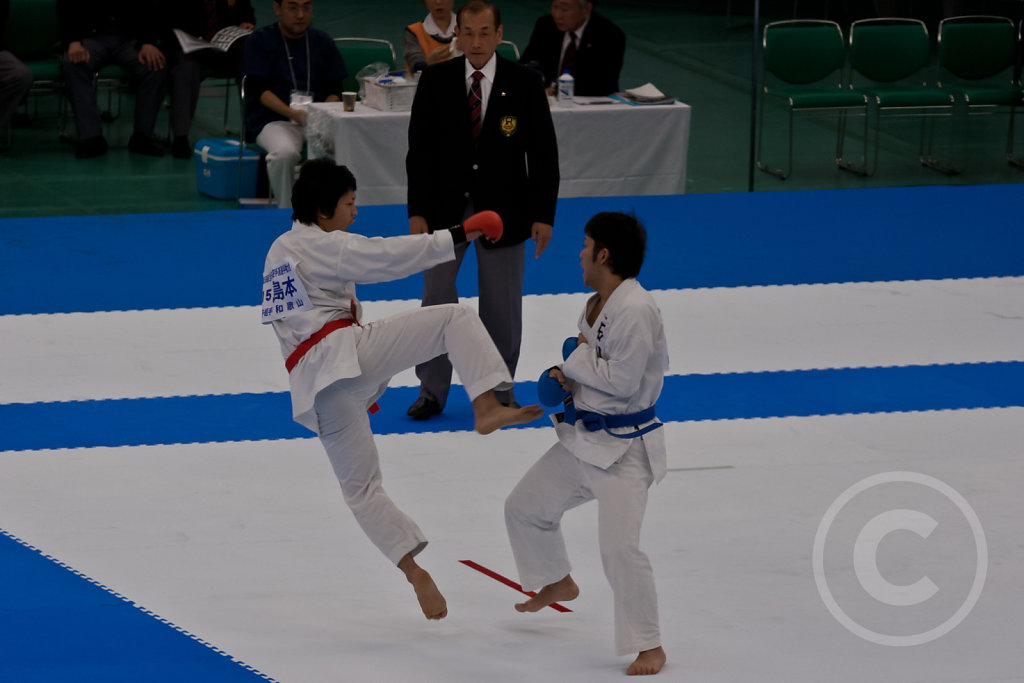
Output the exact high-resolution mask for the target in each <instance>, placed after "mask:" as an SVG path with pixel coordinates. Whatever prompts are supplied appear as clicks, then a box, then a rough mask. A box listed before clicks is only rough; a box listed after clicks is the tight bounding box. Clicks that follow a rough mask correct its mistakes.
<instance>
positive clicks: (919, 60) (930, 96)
mask: <svg viewBox="0 0 1024 683" xmlns="http://www.w3.org/2000/svg"><path fill="white" fill-rule="evenodd" d="M930 61H931V42H930V40H929V37H928V29H927V27H925V25H924V22H922V21H920V20H918V19H898V18H882V19H863V20H861V21H855V22H853V24H851V26H850V53H849V74H848V76H847V87H848V88H849V89H850V90H852V91H854V92H860V93H863V94H864V95H865V96H866V98H867V103H868V121H869V124H868V131H869V133H870V134H871V135H872V140H873V141H872V142H871V143H870V144H869V150H870V151H871V152H872V154H871V161H870V163H868V164H866V165H865V166H861V165H858V164H852V163H849V162H847V161H845V160H839V162H838V163H839V166H840V168H843V169H845V170H848V171H854V172H856V173H861V174H864V175H871V174H872V173H874V172H875V168H876V166H877V164H878V138H879V129H880V127H881V118H882V116H883V115H884V116H915V117H921V136H920V143H919V145H918V158H919V159H920V160H921V163H923V164H926V165H929V166H932V167H933V168H937V169H939V170H947V171H949V172H952V171H953V167H951V166H944V165H940V164H939V162H937V161H935V160H934V159H933V158H932V157H931V147H932V139H933V133H934V118H933V117H934V116H946V117H949V119H950V121H952V116H953V103H954V98H953V96H952V94H951V93H950V92H949V91H947V90H943V89H941V88H939V87H938V86H936V85H932V84H929V82H928V72H929V65H930Z"/></svg>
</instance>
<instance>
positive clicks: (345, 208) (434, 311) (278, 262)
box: [262, 159, 543, 619]
mask: <svg viewBox="0 0 1024 683" xmlns="http://www.w3.org/2000/svg"><path fill="white" fill-rule="evenodd" d="M355 199H356V181H355V178H354V177H353V176H352V173H351V172H350V171H349V170H348V169H347V168H345V167H344V166H335V164H334V162H332V161H330V160H327V159H320V160H314V161H310V162H307V163H306V164H304V165H303V167H302V171H301V174H300V176H299V179H298V181H297V182H296V183H295V186H294V188H293V189H292V206H293V213H292V220H293V223H292V228H291V230H289V231H288V232H286V233H284V234H283V235H281V236H279V237H278V238H277V239H276V240H275V241H274V243H273V245H272V246H271V247H270V251H269V253H268V254H267V260H266V265H265V271H264V275H263V290H264V291H263V304H262V308H263V311H262V317H263V322H264V323H272V324H273V327H274V332H276V333H277V338H278V341H279V342H280V345H281V353H282V354H283V355H284V357H285V359H286V360H285V367H286V368H287V369H288V380H289V384H290V387H291V397H292V416H293V417H294V419H295V421H296V422H298V423H300V424H302V425H304V426H306V427H309V428H310V429H312V430H313V431H314V432H316V433H317V434H318V435H319V436H320V442H321V443H322V444H323V446H324V449H325V450H326V451H327V457H328V458H330V461H331V465H332V466H333V467H334V473H335V474H336V475H337V477H338V481H339V482H340V483H341V491H342V494H343V495H344V498H345V502H346V503H347V504H348V506H349V508H351V510H352V512H353V514H354V515H355V517H356V520H357V521H358V522H359V525H360V526H361V527H362V528H363V531H364V532H365V533H366V535H367V536H368V537H369V538H370V540H371V541H372V542H373V543H374V545H376V546H377V547H378V548H379V549H380V551H381V552H383V553H384V554H385V555H386V556H387V557H388V559H389V560H391V561H392V562H394V563H395V564H396V565H397V566H398V568H399V569H401V570H402V572H404V573H405V576H406V578H407V579H408V580H409V583H411V584H412V587H413V590H414V591H415V593H416V598H417V600H418V601H419V604H420V607H421V609H422V610H423V614H424V615H425V616H426V617H427V618H428V619H443V618H444V617H445V616H446V615H447V613H448V608H447V604H446V603H445V599H444V596H442V595H441V592H440V591H439V590H438V588H437V586H436V585H435V584H434V581H433V579H431V577H430V574H428V573H427V572H426V571H424V570H423V569H422V568H420V567H419V566H418V565H417V564H416V562H415V560H414V559H413V558H414V557H415V556H416V554H417V553H419V552H420V551H421V550H423V548H424V547H425V546H426V545H427V541H426V539H425V538H424V536H423V533H422V532H421V531H420V529H419V527H417V526H416V524H415V522H413V521H412V520H411V519H410V518H409V517H407V516H406V515H405V514H404V513H403V512H401V511H400V510H399V509H398V508H397V507H396V506H395V504H394V503H393V502H392V501H391V499H390V498H389V497H388V495H387V493H385V492H384V489H383V488H382V486H381V472H380V466H379V459H378V455H377V448H376V446H375V445H374V441H373V432H372V431H371V430H370V421H369V416H368V415H367V411H368V410H374V409H375V402H376V400H377V399H378V398H379V397H380V396H381V394H383V393H384V390H385V388H387V384H388V381H389V380H390V379H391V376H392V375H394V374H395V373H397V372H400V371H402V370H405V369H406V368H411V367H413V366H415V365H416V364H417V363H421V362H423V361H426V360H429V359H431V358H433V357H434V356H438V355H440V354H442V353H448V354H449V356H450V357H451V360H452V363H453V365H454V366H455V370H456V372H458V374H459V377H460V378H461V379H462V383H463V385H464V386H465V389H466V393H468V394H469V397H470V398H471V399H472V404H473V419H474V428H475V429H476V431H478V432H480V433H481V434H488V433H490V432H492V431H494V430H495V429H498V428H500V427H504V426H506V425H510V424H516V423H523V422H529V421H531V420H534V419H536V418H538V417H540V416H541V415H543V411H542V409H541V408H540V407H539V406H536V405H534V406H527V407H525V408H519V409H513V408H508V407H505V406H502V405H501V404H500V403H499V402H498V400H497V399H496V398H495V396H494V389H496V388H497V389H508V388H511V386H512V378H511V377H510V376H509V373H508V369H507V367H506V365H505V361H504V360H502V358H501V355H500V354H499V353H498V351H497V349H495V347H494V343H493V342H492V341H491V338H490V335H488V333H487V330H486V329H485V328H484V326H483V323H481V322H480V318H479V317H478V316H477V314H476V312H475V311H473V309H471V308H469V307H467V306H464V305H459V304H452V305H445V306H430V307H427V308H415V309H412V310H410V311H407V312H405V313H400V314H397V315H394V316H391V317H389V318H385V319H383V320H377V321H374V322H370V323H367V324H365V325H362V324H360V322H359V303H358V300H357V299H356V288H355V285H356V283H370V282H384V281H388V280H396V279H398V278H402V277H406V276H408V275H411V274H413V273H417V272H419V271H422V270H423V269H425V268H430V267H432V266H435V265H437V264H439V263H444V262H445V261H451V260H452V259H454V258H455V244H456V243H458V242H461V241H472V240H474V239H477V238H478V237H480V236H481V235H486V236H488V237H489V238H492V239H497V238H498V237H500V235H501V219H500V218H499V217H498V216H497V214H495V213H493V212H483V213H481V214H476V215H474V216H471V217H469V218H468V219H466V221H465V222H464V223H463V224H462V225H459V226H455V227H454V228H451V229H450V230H438V231H435V232H434V233H433V234H430V235H426V234H423V235H399V236H396V237H387V238H384V237H365V236H362V235H354V234H351V233H349V232H348V226H349V225H351V224H352V222H353V221H354V220H355V217H356V213H357V212H356V207H355Z"/></svg>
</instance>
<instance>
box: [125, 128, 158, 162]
mask: <svg viewBox="0 0 1024 683" xmlns="http://www.w3.org/2000/svg"><path fill="white" fill-rule="evenodd" d="M128 151H129V152H134V153H135V154H145V155H146V156H151V157H162V156H163V155H164V148H163V147H161V146H160V145H158V144H156V142H155V141H154V140H153V139H152V138H147V137H146V136H145V135H141V134H139V133H132V137H131V138H130V139H129V140H128Z"/></svg>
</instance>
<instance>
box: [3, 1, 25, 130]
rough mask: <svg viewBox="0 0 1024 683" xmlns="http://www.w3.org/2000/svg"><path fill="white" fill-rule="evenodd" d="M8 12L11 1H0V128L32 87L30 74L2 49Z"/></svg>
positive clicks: (11, 55)
mask: <svg viewBox="0 0 1024 683" xmlns="http://www.w3.org/2000/svg"><path fill="white" fill-rule="evenodd" d="M10 11H11V0H0V128H7V127H8V126H10V125H11V116H13V115H14V110H15V109H17V108H18V105H19V104H21V101H22V100H24V99H25V94H26V93H27V92H28V90H29V88H31V87H32V72H31V71H29V70H28V67H27V66H25V65H24V64H22V63H21V60H20V59H18V58H17V57H15V56H14V55H13V54H12V53H10V52H8V51H7V50H5V49H4V44H3V35H4V30H5V29H6V28H7V17H8V16H9V15H10ZM0 148H2V147H0Z"/></svg>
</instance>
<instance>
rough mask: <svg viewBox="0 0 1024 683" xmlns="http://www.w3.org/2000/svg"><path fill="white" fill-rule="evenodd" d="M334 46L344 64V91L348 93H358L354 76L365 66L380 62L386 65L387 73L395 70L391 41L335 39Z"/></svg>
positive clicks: (357, 82) (357, 83) (357, 84)
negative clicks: (346, 73) (345, 73)
mask: <svg viewBox="0 0 1024 683" xmlns="http://www.w3.org/2000/svg"><path fill="white" fill-rule="evenodd" d="M334 44H335V45H337V46H338V52H340V53H341V58H342V60H344V62H345V71H347V72H348V75H347V76H345V84H344V86H343V87H344V89H345V90H346V91H349V92H358V91H359V85H360V83H359V81H357V80H356V74H357V73H359V71H360V69H362V68H363V67H364V66H366V65H367V64H373V63H374V62H382V63H384V64H387V65H388V71H392V70H394V69H395V64H396V62H395V48H394V46H392V45H391V41H389V40H384V39H382V38H335V39H334Z"/></svg>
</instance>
